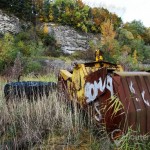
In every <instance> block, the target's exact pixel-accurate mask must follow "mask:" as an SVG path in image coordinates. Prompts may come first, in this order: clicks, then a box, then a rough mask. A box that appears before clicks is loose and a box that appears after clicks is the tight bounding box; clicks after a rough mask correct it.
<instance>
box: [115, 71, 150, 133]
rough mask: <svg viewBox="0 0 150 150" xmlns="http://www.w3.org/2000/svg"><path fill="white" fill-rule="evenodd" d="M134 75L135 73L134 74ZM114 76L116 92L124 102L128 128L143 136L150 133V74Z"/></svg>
mask: <svg viewBox="0 0 150 150" xmlns="http://www.w3.org/2000/svg"><path fill="white" fill-rule="evenodd" d="M133 74H134V73H133ZM121 75H122V74H120V73H119V74H115V75H114V76H113V84H114V90H115V91H116V92H117V93H118V97H119V99H120V101H121V102H122V104H123V106H124V108H125V112H126V115H127V123H128V126H132V128H133V129H135V130H139V131H140V132H141V134H145V133H148V132H150V90H149V89H150V74H148V73H142V72H139V73H136V74H134V76H133V75H131V73H129V75H128V74H127V73H126V75H125V74H123V75H122V76H121Z"/></svg>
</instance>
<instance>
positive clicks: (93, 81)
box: [59, 63, 150, 134]
mask: <svg viewBox="0 0 150 150" xmlns="http://www.w3.org/2000/svg"><path fill="white" fill-rule="evenodd" d="M114 69H115V68H113V67H112V68H110V66H108V67H101V66H100V64H95V63H86V64H80V65H77V66H76V68H75V69H74V70H73V74H72V78H69V79H68V78H67V81H65V80H64V79H63V78H61V77H60V78H59V81H60V84H61V85H62V89H64V91H65V92H64V93H65V94H66V95H67V96H66V97H67V98H69V99H73V97H75V98H76V97H77V100H78V103H79V104H80V105H81V107H83V108H85V109H86V108H87V106H89V105H90V106H91V107H92V109H93V110H92V111H93V113H92V115H93V118H95V120H96V122H97V123H98V124H105V126H106V129H107V131H108V132H112V131H114V130H115V129H121V130H122V131H124V132H126V131H127V129H128V127H132V129H134V130H139V131H140V132H141V134H145V133H150V73H147V72H113V70H114ZM66 91H67V92H66Z"/></svg>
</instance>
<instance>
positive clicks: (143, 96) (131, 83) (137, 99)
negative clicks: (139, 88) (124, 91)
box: [129, 81, 150, 107]
mask: <svg viewBox="0 0 150 150" xmlns="http://www.w3.org/2000/svg"><path fill="white" fill-rule="evenodd" d="M129 88H130V91H131V93H133V94H136V91H135V89H134V87H133V82H132V81H131V82H130V86H129ZM141 96H142V98H143V101H144V103H145V104H146V105H147V106H149V107H150V103H149V101H148V100H146V99H145V91H144V90H143V92H142V93H141ZM135 100H136V101H137V102H139V101H140V100H139V98H137V97H136V98H135Z"/></svg>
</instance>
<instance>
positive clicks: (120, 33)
mask: <svg viewBox="0 0 150 150" xmlns="http://www.w3.org/2000/svg"><path fill="white" fill-rule="evenodd" d="M0 8H1V9H3V10H5V11H7V12H8V13H13V14H15V15H16V16H18V17H19V18H21V19H24V20H27V21H30V22H32V23H33V26H34V30H32V29H30V30H28V31H29V32H28V35H27V30H26V29H24V32H22V33H19V34H18V35H14V36H13V35H4V36H2V38H1V39H0V69H1V70H4V69H5V68H7V66H11V65H12V64H13V62H14V59H15V57H16V56H17V53H18V52H20V53H21V55H22V57H25V58H31V57H33V56H34V57H35V55H36V56H37V57H41V56H56V57H57V56H60V55H61V54H62V52H61V51H60V47H59V46H58V45H57V42H56V41H55V39H54V37H53V36H52V35H48V32H47V29H46V26H45V29H44V31H42V32H41V31H39V29H37V30H35V29H36V25H37V24H38V23H45V22H54V23H58V24H63V25H69V26H71V27H74V28H75V29H77V30H79V31H82V32H92V33H94V34H95V33H100V34H101V40H100V41H99V44H97V45H95V44H94V43H92V42H90V46H91V47H90V49H89V50H88V51H89V52H90V53H91V54H93V56H94V51H95V49H101V50H102V51H103V52H104V58H105V60H108V61H110V62H115V63H117V62H118V63H121V64H122V65H124V66H125V67H126V69H131V67H132V68H134V69H136V68H137V66H138V64H139V63H150V46H149V45H150V28H146V27H145V26H144V25H143V23H142V22H141V21H136V20H134V21H132V22H127V23H125V24H123V22H122V20H121V18H120V17H118V16H117V15H116V14H113V13H110V12H109V11H108V10H107V9H105V8H101V7H94V8H91V7H89V6H88V5H85V4H84V3H83V2H82V0H54V1H48V0H36V1H35V0H13V1H12V0H7V1H5V0H2V1H1V5H0ZM31 30H32V32H31ZM74 56H77V58H79V57H80V58H81V57H82V58H84V56H86V55H82V54H80V53H78V54H75V55H74ZM91 56H92V55H91ZM87 58H88V56H86V58H85V59H87ZM89 59H91V57H90V58H89ZM28 60H29V59H28ZM29 64H31V63H29ZM35 66H38V65H37V64H36V65H35ZM31 68H32V67H31ZM33 68H34V67H33Z"/></svg>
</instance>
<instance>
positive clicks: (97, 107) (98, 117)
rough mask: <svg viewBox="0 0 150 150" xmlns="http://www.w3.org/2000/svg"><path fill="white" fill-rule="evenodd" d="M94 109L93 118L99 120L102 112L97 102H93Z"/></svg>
mask: <svg viewBox="0 0 150 150" xmlns="http://www.w3.org/2000/svg"><path fill="white" fill-rule="evenodd" d="M94 110H95V116H94V117H95V120H96V121H98V122H100V121H101V120H102V114H101V112H100V104H99V102H96V103H94Z"/></svg>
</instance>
